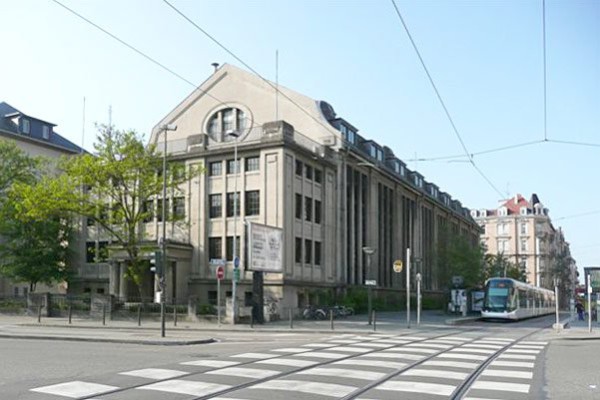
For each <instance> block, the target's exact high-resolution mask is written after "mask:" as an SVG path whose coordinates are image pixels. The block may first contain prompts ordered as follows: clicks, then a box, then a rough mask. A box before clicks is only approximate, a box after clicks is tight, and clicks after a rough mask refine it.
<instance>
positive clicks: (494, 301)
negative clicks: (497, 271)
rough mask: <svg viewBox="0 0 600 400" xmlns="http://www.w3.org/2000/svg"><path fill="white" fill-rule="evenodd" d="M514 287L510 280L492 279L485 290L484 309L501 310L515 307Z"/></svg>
mask: <svg viewBox="0 0 600 400" xmlns="http://www.w3.org/2000/svg"><path fill="white" fill-rule="evenodd" d="M512 294H513V288H512V285H511V284H510V282H505V281H490V282H488V286H487V288H486V291H485V299H484V303H483V309H484V310H485V311H492V312H494V311H495V312H500V311H505V310H506V311H510V310H512V309H513V299H512V297H513V295H512Z"/></svg>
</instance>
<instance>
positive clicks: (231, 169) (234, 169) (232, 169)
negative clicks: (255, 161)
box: [227, 160, 240, 174]
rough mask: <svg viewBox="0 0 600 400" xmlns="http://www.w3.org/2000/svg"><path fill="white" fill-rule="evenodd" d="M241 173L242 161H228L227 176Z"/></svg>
mask: <svg viewBox="0 0 600 400" xmlns="http://www.w3.org/2000/svg"><path fill="white" fill-rule="evenodd" d="M239 173H240V160H227V174H239Z"/></svg>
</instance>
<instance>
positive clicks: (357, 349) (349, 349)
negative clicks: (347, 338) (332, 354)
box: [327, 346, 371, 353]
mask: <svg viewBox="0 0 600 400" xmlns="http://www.w3.org/2000/svg"><path fill="white" fill-rule="evenodd" d="M327 351H347V352H349V353H366V352H367V351H371V349H368V348H365V347H352V346H345V347H344V346H340V347H332V348H330V349H327Z"/></svg>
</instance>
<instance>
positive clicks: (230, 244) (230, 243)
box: [225, 236, 240, 261]
mask: <svg viewBox="0 0 600 400" xmlns="http://www.w3.org/2000/svg"><path fill="white" fill-rule="evenodd" d="M235 246H236V249H235V253H236V254H237V255H238V257H239V255H240V237H239V236H236V237H235ZM225 247H226V248H225V253H226V256H227V261H233V256H234V254H233V236H227V242H226V243H225Z"/></svg>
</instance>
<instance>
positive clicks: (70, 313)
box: [69, 304, 73, 325]
mask: <svg viewBox="0 0 600 400" xmlns="http://www.w3.org/2000/svg"><path fill="white" fill-rule="evenodd" d="M72 315H73V314H72V310H71V305H70V304H69V325H71V316H72Z"/></svg>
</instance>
